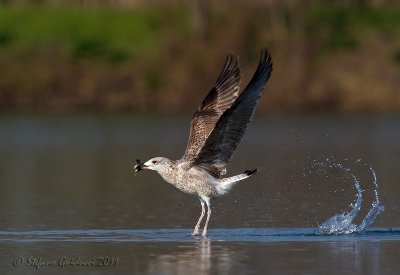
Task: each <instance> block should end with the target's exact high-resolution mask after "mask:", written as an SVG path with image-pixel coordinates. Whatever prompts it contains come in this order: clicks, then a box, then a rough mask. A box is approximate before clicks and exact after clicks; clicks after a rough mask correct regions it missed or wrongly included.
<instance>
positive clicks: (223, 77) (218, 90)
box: [182, 53, 240, 161]
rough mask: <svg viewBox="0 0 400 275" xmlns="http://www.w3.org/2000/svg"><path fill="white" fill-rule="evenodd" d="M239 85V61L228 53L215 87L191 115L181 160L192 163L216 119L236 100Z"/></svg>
mask: <svg viewBox="0 0 400 275" xmlns="http://www.w3.org/2000/svg"><path fill="white" fill-rule="evenodd" d="M239 84H240V67H239V60H238V58H237V57H235V56H234V55H233V54H232V53H229V54H228V55H227V57H226V60H225V65H224V67H223V69H222V71H221V74H220V75H219V77H218V79H217V82H216V83H215V86H214V87H213V88H212V89H211V91H210V92H209V93H208V95H207V96H206V98H204V100H203V102H202V104H201V105H200V106H199V107H198V108H197V110H196V112H195V113H194V115H193V118H192V122H191V125H190V134H189V141H188V145H187V147H186V151H185V154H184V155H183V157H182V159H184V160H186V161H192V160H193V159H194V158H195V157H196V155H197V154H198V153H199V151H200V150H201V148H202V147H203V146H204V143H205V141H206V139H207V137H208V136H209V135H210V133H211V132H212V130H213V129H214V127H215V124H216V123H217V121H218V119H219V118H220V117H221V115H222V114H223V113H224V112H225V111H226V110H227V109H228V108H229V107H231V106H232V104H233V102H234V101H235V99H236V98H237V96H238V93H239Z"/></svg>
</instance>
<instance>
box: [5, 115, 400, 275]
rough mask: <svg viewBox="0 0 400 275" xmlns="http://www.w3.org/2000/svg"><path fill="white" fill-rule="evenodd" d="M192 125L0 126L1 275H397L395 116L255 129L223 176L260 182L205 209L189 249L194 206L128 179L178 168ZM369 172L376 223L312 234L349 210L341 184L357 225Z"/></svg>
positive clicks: (64, 121) (399, 176)
mask: <svg viewBox="0 0 400 275" xmlns="http://www.w3.org/2000/svg"><path fill="white" fill-rule="evenodd" d="M189 118H190V115H188V116H184V117H183V118H180V117H171V118H167V117H150V116H132V115H125V116H123V115H120V116H116V115H113V116H105V115H104V116H100V115H99V116H90V115H80V116H12V115H9V116H6V115H3V116H2V117H0V156H1V157H0V273H1V274H55V273H61V274H70V273H76V274H111V273H118V274H132V273H138V274H146V273H152V274H190V273H192V274H215V273H223V274H225V273H226V274H232V273H245V272H246V273H250V274H251V273H267V274H268V273H271V274H274V273H280V274H322V273H324V274H338V273H340V274H356V273H358V274H398V273H399V271H400V261H399V260H398V255H399V254H400V209H399V206H400V196H399V191H400V123H399V122H400V116H389V115H386V116H337V117H334V116H317V115H316V116H303V117H285V118H271V117H267V118H264V117H262V116H256V118H255V121H254V122H253V123H252V124H251V125H250V128H249V130H248V132H247V134H246V136H245V137H244V138H243V140H242V142H241V144H240V146H239V148H238V150H237V152H236V153H235V155H234V158H233V160H232V162H231V164H230V166H229V167H228V176H229V175H234V174H238V173H241V172H242V171H244V170H247V169H253V168H258V169H259V172H258V173H257V174H256V175H254V176H253V177H251V178H249V179H247V180H245V181H243V182H241V183H239V184H238V185H237V186H236V187H235V188H234V189H233V191H232V192H231V193H230V194H229V195H228V196H226V197H223V198H219V199H216V200H213V201H212V209H213V215H212V217H211V221H210V225H209V226H210V231H209V236H208V238H201V237H196V238H193V237H192V236H190V233H191V232H192V230H193V227H194V225H195V223H196V221H197V219H198V216H199V215H200V210H201V208H200V204H199V202H198V199H197V198H196V197H194V196H190V195H187V194H184V193H181V192H180V191H178V190H176V189H175V188H174V187H173V186H171V185H169V184H167V183H165V182H164V181H163V180H162V179H161V178H160V177H159V176H158V175H157V174H155V173H153V172H151V171H143V172H140V173H137V174H135V173H134V171H133V166H134V164H135V160H136V159H137V158H140V159H141V160H142V161H145V160H147V159H149V158H152V157H154V156H166V157H170V158H172V159H177V158H180V156H181V155H182V154H183V151H184V149H185V146H186V140H187V136H188V127H189ZM338 164H340V165H342V166H343V167H346V169H349V171H350V172H351V173H346V172H345V171H344V170H342V169H338V166H337V165H338ZM370 167H372V168H373V170H374V171H375V172H376V175H377V183H378V193H379V199H380V201H381V203H382V204H383V205H384V206H385V211H384V212H383V213H381V214H380V215H379V216H378V217H377V219H376V221H375V223H374V224H373V225H372V227H371V228H369V229H368V230H367V231H365V232H363V233H357V234H350V235H331V236H325V235H320V233H319V230H318V226H319V225H321V224H322V223H323V222H324V221H326V220H327V219H328V218H330V217H332V216H334V215H335V214H338V213H341V212H349V211H350V210H351V209H352V207H351V206H350V204H352V203H354V202H355V201H356V193H357V190H356V188H355V186H354V178H352V177H351V175H355V176H356V177H357V179H358V180H359V182H360V185H361V188H362V190H363V192H362V199H363V201H362V208H361V210H360V212H359V214H358V215H357V217H356V218H355V219H354V221H353V223H355V224H360V223H361V222H362V220H363V218H364V217H365V216H366V214H367V213H368V211H369V210H370V209H371V204H372V202H373V201H374V199H375V197H374V190H375V186H374V180H373V176H372V174H371V170H370ZM37 269H38V270H39V271H38V270H37Z"/></svg>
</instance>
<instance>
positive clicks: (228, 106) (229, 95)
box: [134, 50, 272, 236]
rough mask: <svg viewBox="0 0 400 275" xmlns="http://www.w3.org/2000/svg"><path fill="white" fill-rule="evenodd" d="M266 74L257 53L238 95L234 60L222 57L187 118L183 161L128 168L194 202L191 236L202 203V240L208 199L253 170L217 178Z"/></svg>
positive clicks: (266, 58) (264, 60)
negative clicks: (153, 174)
mask: <svg viewBox="0 0 400 275" xmlns="http://www.w3.org/2000/svg"><path fill="white" fill-rule="evenodd" d="M271 72H272V60H271V56H270V54H269V53H268V52H267V51H266V50H262V51H261V57H260V61H259V64H258V67H257V70H256V72H255V74H254V76H253V78H252V79H251V81H250V83H249V84H248V85H247V87H246V89H244V91H243V92H242V93H241V94H240V95H239V96H238V93H239V84H240V68H239V60H238V58H237V57H235V56H234V55H233V54H232V53H230V54H228V55H227V57H226V61H225V65H224V67H223V69H222V72H221V73H220V75H219V77H218V79H217V82H216V84H215V86H214V87H213V88H212V89H211V91H210V92H209V93H208V95H207V96H206V97H205V99H204V100H203V102H202V104H201V105H200V106H199V107H198V109H197V110H196V112H195V113H194V115H193V118H192V122H191V128H190V135H189V142H188V145H187V147H186V151H185V153H184V155H183V157H182V158H181V159H179V160H170V159H168V158H164V157H156V158H152V159H150V160H148V161H147V162H145V163H140V161H139V160H137V165H135V167H134V168H135V171H136V172H138V171H141V170H143V169H149V170H155V171H157V172H158V173H159V174H160V175H161V177H162V178H163V179H164V180H165V181H167V182H169V183H171V184H172V185H174V186H175V187H176V188H178V189H179V190H181V191H183V192H185V193H188V194H194V195H197V196H198V197H199V199H200V203H201V215H200V218H199V220H198V222H197V224H196V226H195V228H194V231H193V234H192V235H194V236H196V235H198V234H199V228H200V223H201V221H202V219H203V217H204V214H205V207H204V206H205V205H204V204H206V205H207V219H206V223H205V225H204V229H203V233H202V236H206V235H207V227H208V222H209V220H210V216H211V208H210V199H211V198H214V197H219V196H222V195H225V194H227V193H228V192H229V190H230V189H231V188H232V187H233V186H234V185H235V184H236V183H237V182H238V181H241V180H243V179H246V178H248V177H250V176H251V175H253V174H254V173H255V172H256V171H257V169H254V170H246V171H245V172H244V173H243V174H240V175H236V176H233V177H228V178H222V176H223V175H224V174H226V166H227V165H228V163H229V161H230V160H231V158H232V155H233V152H235V150H236V147H237V145H238V144H239V142H240V140H241V139H242V137H243V135H244V133H245V131H246V129H247V126H248V124H249V122H250V121H251V119H252V117H253V114H254V110H255V107H256V105H257V102H258V100H259V99H260V97H261V94H262V92H263V90H264V86H265V84H266V83H267V80H268V79H269V77H270V75H271Z"/></svg>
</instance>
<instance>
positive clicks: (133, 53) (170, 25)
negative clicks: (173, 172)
mask: <svg viewBox="0 0 400 275" xmlns="http://www.w3.org/2000/svg"><path fill="white" fill-rule="evenodd" d="M6 2H8V1H6ZM10 2H12V1H10ZM43 2H46V1H43ZM194 2H196V1H194ZM199 3H200V2H199ZM327 3H328V2H325V1H312V2H311V4H310V5H308V6H304V5H302V4H301V3H300V4H293V3H292V2H290V1H287V3H286V1H283V2H279V1H271V2H268V3H267V4H265V3H262V2H251V4H247V3H246V2H244V1H234V2H233V3H232V4H230V3H229V2H228V3H225V4H212V3H211V2H208V1H204V2H201V4H199V5H200V6H193V5H190V4H188V3H187V2H180V1H178V2H174V3H173V4H164V5H154V4H153V5H151V4H148V5H139V6H135V7H129V8H122V7H114V6H109V5H106V6H102V5H95V6H90V5H89V6H85V7H79V6H76V5H72V6H71V5H50V4H39V5H32V4H31V5H13V4H5V5H1V4H0V66H1V68H2V73H1V75H0V110H2V111H56V112H57V111H61V112H62V111H87V110H89V111H90V110H96V111H102V110H107V111H134V112H135V111H156V110H157V111H161V112H175V111H186V110H192V109H193V108H194V106H195V105H196V104H195V105H193V104H194V103H192V101H193V100H196V102H200V100H201V98H202V97H203V96H204V95H205V93H206V92H207V89H209V88H210V87H211V85H212V84H213V82H214V81H215V77H216V76H217V75H218V72H219V70H220V68H221V65H222V63H223V59H224V54H225V52H226V51H227V50H233V51H235V52H236V53H237V54H239V55H240V56H241V63H242V67H243V68H244V70H243V73H242V74H243V75H244V82H243V84H242V85H245V84H246V83H245V82H246V80H248V79H249V78H250V77H251V73H252V70H253V69H254V68H253V67H255V65H256V62H257V58H258V52H259V50H260V49H261V48H263V47H267V48H269V50H270V51H271V52H272V54H273V58H274V63H275V66H274V68H275V70H274V73H273V77H272V79H271V83H270V84H269V85H270V86H271V87H269V88H268V93H270V96H269V98H268V101H264V102H262V105H264V106H265V105H266V106H268V107H269V110H272V111H278V112H279V111H280V112H287V111H289V112H290V111H321V110H322V111H337V112H340V111H377V110H378V111H399V110H400V95H399V93H398V92H397V91H395V88H396V87H398V85H399V84H400V83H399V81H400V80H399V79H400V78H399V77H396V75H397V76H398V74H399V72H400V71H399V69H400V66H399V65H400V57H399V56H400V54H399V52H400V40H399V34H400V9H399V7H398V6H388V5H380V6H373V5H368V4H365V3H363V4H362V5H350V6H349V5H343V4H327ZM375 54H376V55H377V56H374V55H375ZM366 60H369V61H368V62H366ZM250 65H251V66H252V67H250ZM341 72H343V73H341ZM346 74H347V75H346ZM371 77H372V78H373V79H372V78H371ZM375 80H376V81H375ZM371 82H376V87H374V86H371V85H370V84H371ZM366 88H368V89H370V91H369V92H366V91H365V89H366ZM378 89H379V92H378ZM189 102H190V104H188V103H189Z"/></svg>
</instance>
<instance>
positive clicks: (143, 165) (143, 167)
mask: <svg viewBox="0 0 400 275" xmlns="http://www.w3.org/2000/svg"><path fill="white" fill-rule="evenodd" d="M136 163H137V164H136V165H135V166H134V167H133V169H135V172H139V171H141V170H143V169H147V165H145V164H144V163H141V162H140V160H139V159H137V160H136Z"/></svg>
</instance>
